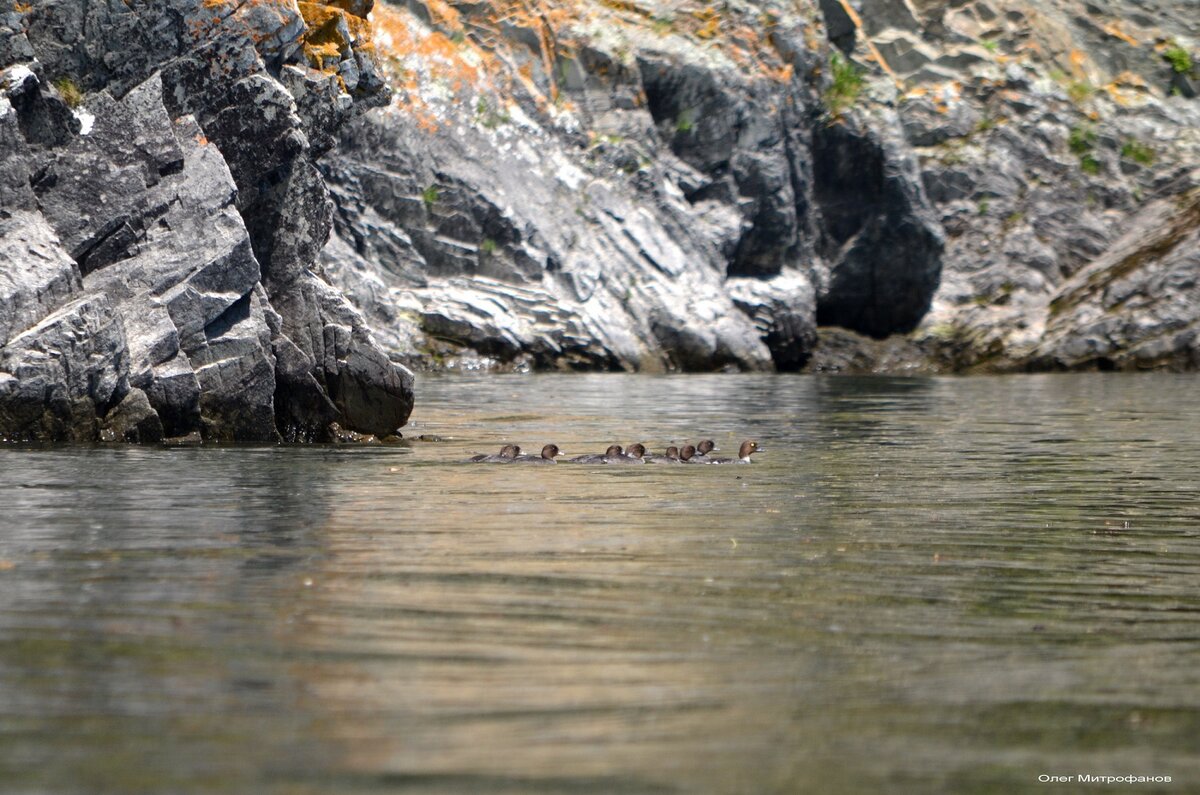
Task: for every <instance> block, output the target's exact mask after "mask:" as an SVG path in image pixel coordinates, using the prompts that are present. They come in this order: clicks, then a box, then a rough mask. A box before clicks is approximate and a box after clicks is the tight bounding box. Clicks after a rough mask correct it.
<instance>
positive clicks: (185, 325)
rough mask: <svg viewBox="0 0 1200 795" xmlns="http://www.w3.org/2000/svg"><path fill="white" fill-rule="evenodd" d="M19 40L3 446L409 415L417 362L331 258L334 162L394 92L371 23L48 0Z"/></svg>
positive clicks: (34, 10) (6, 202)
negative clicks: (397, 349)
mask: <svg viewBox="0 0 1200 795" xmlns="http://www.w3.org/2000/svg"><path fill="white" fill-rule="evenodd" d="M341 5H345V4H341ZM369 5H370V4H369V3H367V4H358V5H356V6H355V7H354V8H351V9H350V12H354V11H357V12H361V13H364V14H365V13H366V11H367V10H369ZM0 34H2V35H0V67H4V71H3V72H2V73H0V88H2V89H3V92H2V94H0V150H2V151H3V166H0V199H2V203H0V256H2V258H3V270H2V271H0V345H2V346H3V347H0V437H2V438H6V439H20V440H57V439H74V440H80V441H87V440H96V439H101V440H122V441H142V442H145V441H158V440H161V439H162V438H164V437H165V436H166V437H169V436H184V435H188V434H192V433H197V432H198V433H200V434H201V435H202V436H203V437H204V438H206V439H213V440H240V441H275V440H279V439H281V438H282V439H286V440H314V439H324V438H330V435H331V434H332V432H333V431H332V430H331V428H332V427H334V424H335V423H336V424H338V425H340V426H343V427H345V428H349V429H351V430H354V431H359V432H362V433H367V434H380V435H382V434H388V433H391V432H393V431H394V430H395V429H396V428H398V427H400V426H401V425H403V424H404V423H405V422H406V420H407V417H408V414H409V412H410V411H411V408H412V376H411V373H409V372H408V371H407V370H405V369H404V368H403V367H401V366H399V365H396V364H394V363H392V362H391V361H390V360H389V358H388V357H387V356H386V355H385V353H384V352H383V351H382V350H381V349H380V348H379V347H378V346H377V345H376V344H375V342H374V340H373V338H372V337H371V334H370V332H369V330H368V329H367V327H366V324H365V322H364V320H363V318H362V316H361V315H360V314H359V313H358V312H356V311H355V310H354V308H353V307H352V306H350V304H348V303H347V302H346V300H345V299H344V298H343V297H342V296H341V294H340V293H338V292H337V291H336V290H335V289H333V288H332V287H331V286H330V285H329V284H328V283H326V282H325V281H324V280H323V279H322V278H321V276H320V275H319V272H318V269H317V268H316V267H315V266H316V261H317V258H318V255H319V252H320V250H321V249H322V247H323V246H324V245H325V242H326V240H327V238H328V236H329V231H330V227H331V206H330V201H329V197H328V191H327V189H326V187H325V185H324V182H323V180H322V178H321V176H320V174H319V172H317V170H316V169H315V167H314V165H313V163H314V160H315V158H316V157H317V156H318V155H320V154H321V153H322V152H323V151H324V150H326V149H328V147H329V146H330V145H331V144H332V142H333V138H332V133H333V131H334V129H335V128H336V127H337V126H338V125H339V124H341V123H344V122H345V121H346V120H348V119H349V118H350V117H351V116H352V115H353V114H354V113H356V112H357V110H358V109H359V108H361V107H365V106H370V105H374V104H379V102H381V101H383V100H384V99H385V98H386V90H385V88H384V85H383V81H382V79H381V78H380V76H379V75H378V73H377V72H376V71H375V68H374V65H373V63H372V61H371V60H370V59H369V58H368V57H366V56H365V55H364V52H363V50H368V49H369V48H367V47H363V46H358V47H356V45H360V44H365V43H366V38H365V36H366V27H365V21H364V20H363V19H361V18H360V17H358V16H355V15H354V14H353V13H343V11H342V10H340V9H339V8H338V7H334V6H327V5H325V4H322V3H296V2H291V1H290V0H289V1H287V2H258V1H257V0H250V2H220V1H218V2H213V1H212V0H154V1H153V2H144V3H138V4H133V5H127V4H125V3H121V2H111V3H90V4H80V3H77V2H65V1H64V2H58V1H57V0H42V1H41V2H38V1H37V0H34V2H31V3H28V4H19V5H18V8H17V10H15V11H12V12H6V13H4V14H3V15H0Z"/></svg>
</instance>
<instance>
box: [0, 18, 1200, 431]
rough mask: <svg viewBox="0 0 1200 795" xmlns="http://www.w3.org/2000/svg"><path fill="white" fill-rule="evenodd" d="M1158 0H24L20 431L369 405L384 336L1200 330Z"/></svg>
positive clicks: (788, 339)
mask: <svg viewBox="0 0 1200 795" xmlns="http://www.w3.org/2000/svg"><path fill="white" fill-rule="evenodd" d="M1145 8H1146V3H1145V2H1143V0H1117V1H1116V2H1113V3H1106V4H1096V3H1078V2H1076V0H1041V1H1040V2H1038V3H1036V4H1034V3H1032V2H1028V1H1027V0H954V2H945V0H911V2H910V1H909V0H905V1H904V2H893V1H892V0H854V2H852V3H848V4H847V3H843V2H840V1H839V0H801V2H783V0H761V1H760V2H749V1H748V0H730V1H729V2H725V3H721V4H712V3H702V2H699V1H698V0H697V2H691V0H685V1H684V2H678V1H673V2H666V1H665V0H633V1H631V2H626V0H620V1H619V2H617V1H615V0H570V2H549V1H548V0H529V2H524V0H523V1H522V2H520V3H512V2H507V0H478V1H477V2H470V3H467V2H447V0H405V1H404V2H399V0H396V1H395V2H381V3H373V2H371V0H337V1H336V2H328V3H314V2H299V1H298V0H144V2H139V3H132V4H131V3H126V2H123V1H121V0H111V2H89V3H80V2H76V1H75V0H34V1H33V2H29V3H19V4H16V5H14V6H12V8H11V10H5V11H0V69H2V70H3V71H2V72H0V152H2V154H3V157H2V158H0V437H4V438H8V439H79V440H94V439H106V440H114V441H116V440H125V441H154V440H158V439H162V438H170V437H181V436H187V437H191V436H192V435H195V434H199V435H201V436H203V437H204V438H207V439H214V440H235V439H236V440H257V441H273V440H279V439H283V440H289V441H290V440H295V441H304V440H324V439H333V438H360V437H364V436H370V435H375V436H384V435H387V434H390V433H392V432H393V431H394V430H395V429H396V428H397V427H399V426H401V425H403V424H404V423H405V421H406V420H407V417H408V414H409V412H410V410H411V407H412V375H411V373H410V372H409V370H408V369H406V367H405V365H407V366H408V367H420V368H456V367H463V368H474V367H506V368H514V369H526V368H530V369H531V368H567V369H621V370H642V371H663V370H717V369H737V370H767V369H779V370H801V369H809V370H819V371H854V370H867V371H889V372H926V371H946V370H960V371H1012V370H1027V369H1085V368H1086V369H1139V368H1149V367H1155V368H1173V369H1194V368H1196V367H1197V366H1198V362H1200V337H1198V336H1197V333H1196V331H1197V327H1198V324H1200V295H1198V294H1197V287H1196V271H1197V265H1198V263H1197V261H1196V251H1197V242H1198V240H1197V234H1198V232H1197V230H1198V229H1200V213H1198V211H1197V209H1196V206H1197V199H1196V195H1197V194H1196V191H1197V190H1198V189H1200V171H1197V170H1196V163H1198V162H1200V104H1198V101H1197V99H1196V98H1195V97H1196V93H1197V88H1198V87H1200V72H1198V67H1197V66H1196V64H1197V62H1200V20H1198V19H1197V17H1196V15H1195V14H1194V7H1193V4H1191V3H1189V2H1187V1H1186V0H1156V2H1155V3H1153V8H1154V13H1153V14H1149V13H1147V12H1146V10H1145ZM367 14H371V15H372V19H371V21H368V20H367V18H366V15H367ZM385 77H386V78H388V79H390V83H391V86H392V89H391V90H390V92H389V89H388V88H387V86H386V85H385ZM389 97H390V101H389ZM376 106H378V107H376ZM368 108H376V109H374V110H371V112H369V113H363V112H362V111H364V110H365V109H368Z"/></svg>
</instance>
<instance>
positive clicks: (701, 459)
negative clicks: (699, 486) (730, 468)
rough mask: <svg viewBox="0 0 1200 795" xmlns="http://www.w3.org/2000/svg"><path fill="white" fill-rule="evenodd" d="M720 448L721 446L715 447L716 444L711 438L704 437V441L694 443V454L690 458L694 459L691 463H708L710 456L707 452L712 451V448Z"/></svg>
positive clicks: (710, 459)
mask: <svg viewBox="0 0 1200 795" xmlns="http://www.w3.org/2000/svg"><path fill="white" fill-rule="evenodd" d="M720 449H721V448H719V447H717V445H716V444H715V443H714V442H713V440H712V439H705V440H704V441H702V442H700V444H698V445H696V455H694V456H692V458H693V459H694V460H693V461H692V463H693V464H707V463H710V462H711V461H712V458H710V457H709V455H708V454H709V453H711V452H713V451H714V450H720Z"/></svg>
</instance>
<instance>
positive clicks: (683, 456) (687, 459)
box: [679, 444, 696, 464]
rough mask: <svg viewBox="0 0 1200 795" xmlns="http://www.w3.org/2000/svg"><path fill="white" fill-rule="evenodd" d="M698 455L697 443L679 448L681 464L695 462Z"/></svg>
mask: <svg viewBox="0 0 1200 795" xmlns="http://www.w3.org/2000/svg"><path fill="white" fill-rule="evenodd" d="M695 457H696V445H694V444H685V445H684V446H683V447H681V448H680V449H679V462H680V463H681V464H694V463H696V462H695V460H694V459H695Z"/></svg>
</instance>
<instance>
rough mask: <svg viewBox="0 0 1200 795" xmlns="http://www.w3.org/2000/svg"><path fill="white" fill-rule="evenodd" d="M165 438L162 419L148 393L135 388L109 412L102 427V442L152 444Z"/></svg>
mask: <svg viewBox="0 0 1200 795" xmlns="http://www.w3.org/2000/svg"><path fill="white" fill-rule="evenodd" d="M162 440H163V425H162V420H161V419H160V418H159V416H158V412H156V411H155V410H154V408H153V407H152V406H151V405H150V400H149V399H148V398H147V397H146V393H145V392H143V391H142V390H140V389H137V388H133V389H130V390H129V391H128V392H127V393H125V397H124V398H123V399H122V400H121V402H120V403H118V404H117V405H116V406H114V407H113V409H112V410H111V411H110V412H108V415H107V416H106V417H105V418H104V421H103V423H102V424H101V427H100V441H102V442H132V443H134V444H150V443H155V442H161V441H162Z"/></svg>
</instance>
